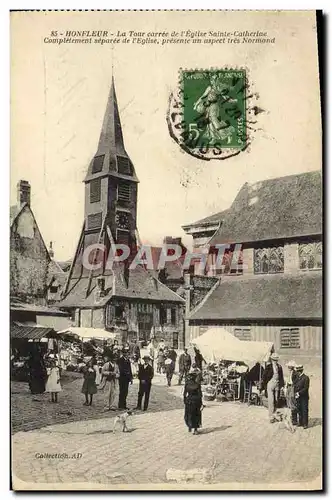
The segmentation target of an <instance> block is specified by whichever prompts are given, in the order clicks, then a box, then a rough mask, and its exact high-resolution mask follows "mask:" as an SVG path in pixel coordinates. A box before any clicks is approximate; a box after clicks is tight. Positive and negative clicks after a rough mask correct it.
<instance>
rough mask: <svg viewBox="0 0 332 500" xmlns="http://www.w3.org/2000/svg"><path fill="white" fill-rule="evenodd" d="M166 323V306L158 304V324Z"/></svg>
mask: <svg viewBox="0 0 332 500" xmlns="http://www.w3.org/2000/svg"><path fill="white" fill-rule="evenodd" d="M166 323H167V308H166V307H164V306H160V324H161V325H166Z"/></svg>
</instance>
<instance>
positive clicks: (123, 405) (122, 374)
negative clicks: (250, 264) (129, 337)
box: [118, 347, 133, 410]
mask: <svg viewBox="0 0 332 500" xmlns="http://www.w3.org/2000/svg"><path fill="white" fill-rule="evenodd" d="M118 367H119V409H120V410H127V409H128V408H127V396H128V388H129V384H132V383H133V374H132V371H131V363H130V359H129V349H128V348H127V347H126V348H124V349H123V351H122V355H121V356H120V358H119V360H118Z"/></svg>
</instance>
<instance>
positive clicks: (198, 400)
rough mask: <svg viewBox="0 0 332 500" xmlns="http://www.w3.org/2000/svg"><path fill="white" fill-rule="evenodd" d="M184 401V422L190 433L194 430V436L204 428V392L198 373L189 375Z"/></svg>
mask: <svg viewBox="0 0 332 500" xmlns="http://www.w3.org/2000/svg"><path fill="white" fill-rule="evenodd" d="M183 400H184V405H185V410H184V421H185V423H186V425H187V427H188V432H191V431H192V429H193V430H194V432H193V434H198V432H197V429H198V428H199V427H201V426H202V390H201V385H200V383H199V382H198V380H197V374H196V373H189V374H188V376H187V379H186V382H185V386H184V394H183Z"/></svg>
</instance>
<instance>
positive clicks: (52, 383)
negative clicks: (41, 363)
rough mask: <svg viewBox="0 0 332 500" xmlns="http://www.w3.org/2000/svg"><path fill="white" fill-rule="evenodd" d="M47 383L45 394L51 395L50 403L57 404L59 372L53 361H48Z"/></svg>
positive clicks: (59, 388)
mask: <svg viewBox="0 0 332 500" xmlns="http://www.w3.org/2000/svg"><path fill="white" fill-rule="evenodd" d="M47 375H48V378H47V382H46V388H45V390H46V392H50V393H51V402H52V403H57V402H58V392H61V391H62V389H61V384H60V370H59V367H58V366H57V364H56V362H55V359H50V362H49V367H48V368H47Z"/></svg>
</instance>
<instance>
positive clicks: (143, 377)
mask: <svg viewBox="0 0 332 500" xmlns="http://www.w3.org/2000/svg"><path fill="white" fill-rule="evenodd" d="M150 362H151V358H150V356H148V355H146V356H143V363H140V365H139V367H138V380H139V389H138V398H137V407H136V410H141V409H142V399H143V396H144V405H143V410H144V411H146V410H147V409H148V406H149V398H150V391H151V385H152V379H153V375H154V372H153V368H152V366H151V365H150Z"/></svg>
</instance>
